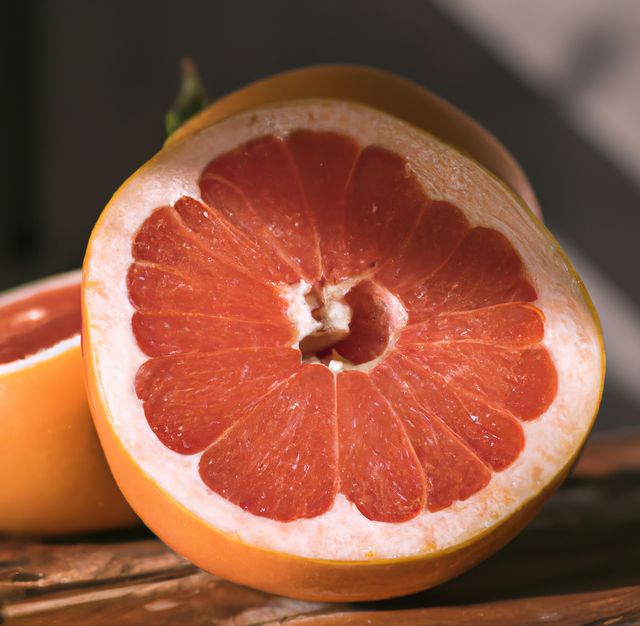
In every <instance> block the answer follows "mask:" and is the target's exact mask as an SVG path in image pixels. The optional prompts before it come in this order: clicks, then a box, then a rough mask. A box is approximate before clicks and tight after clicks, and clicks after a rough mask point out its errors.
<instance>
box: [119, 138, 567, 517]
mask: <svg viewBox="0 0 640 626" xmlns="http://www.w3.org/2000/svg"><path fill="white" fill-rule="evenodd" d="M198 190H199V194H200V197H199V198H194V197H190V196H183V197H181V198H179V199H177V200H176V201H175V202H174V203H173V204H167V205H165V206H158V207H157V208H156V209H155V210H153V212H151V214H150V215H149V216H148V217H147V219H146V220H145V222H144V223H143V224H142V226H141V227H140V229H139V231H138V232H137V234H136V237H135V240H134V242H133V247H132V257H133V262H132V263H131V265H130V268H129V273H128V277H127V288H128V293H129V298H130V301H131V303H132V304H133V307H134V313H133V316H132V320H131V323H132V331H133V334H134V336H135V339H136V341H137V343H138V346H139V347H140V349H141V350H142V352H143V353H144V354H145V355H146V357H147V360H146V361H145V362H144V363H143V364H142V365H141V367H140V368H139V370H138V373H137V376H136V383H135V388H136V394H137V396H138V398H139V399H140V400H141V402H142V405H143V409H144V413H145V417H146V419H147V422H148V423H149V426H150V428H151V429H152V431H153V432H154V433H155V435H156V436H157V437H158V439H159V440H160V441H161V442H162V444H164V445H165V446H166V447H168V448H169V449H171V450H173V451H174V452H176V453H178V454H183V455H200V456H199V460H198V473H199V476H200V479H201V480H202V481H203V482H204V484H205V485H206V486H207V487H208V488H209V489H210V490H211V492H213V493H212V497H213V494H217V495H218V496H220V497H222V498H224V499H225V500H227V501H229V502H231V503H233V504H235V505H237V506H239V507H241V508H242V509H244V510H246V511H248V512H250V513H252V514H254V515H259V516H263V517H267V518H270V519H272V520H276V521H279V522H287V521H291V520H296V519H301V518H312V517H316V516H319V515H322V514H323V513H326V512H327V511H329V510H330V509H331V508H332V506H333V505H334V503H335V501H336V499H338V498H341V499H346V501H347V502H348V503H351V505H353V506H355V507H357V509H358V510H359V511H360V513H361V514H362V515H363V516H364V517H365V518H367V519H369V520H374V521H381V522H389V523H397V522H403V521H407V520H410V519H412V518H414V517H416V516H418V515H420V514H421V513H424V512H433V511H438V510H441V509H445V508H447V507H449V506H451V505H452V504H453V503H454V502H456V501H460V500H466V499H467V498H469V497H471V496H473V495H474V494H476V493H478V492H479V491H481V490H482V489H483V488H484V487H485V486H486V485H487V484H488V483H489V481H490V480H491V477H492V475H493V474H494V473H495V472H501V471H503V470H505V469H506V468H507V467H509V466H510V465H511V464H512V463H514V462H515V461H516V459H517V458H518V457H519V455H520V453H521V452H522V450H523V449H524V446H525V434H524V429H523V427H522V423H523V422H526V421H528V420H533V419H537V418H539V417H540V416H541V415H543V413H544V412H545V411H546V410H547V408H548V407H549V406H550V405H551V403H552V401H553V399H554V398H555V395H556V391H557V373H556V369H555V366H554V363H553V361H552V359H551V356H550V354H549V353H548V351H547V349H546V348H545V347H544V345H543V344H542V341H543V339H544V325H545V318H544V315H543V313H542V311H541V310H540V309H539V308H537V307H536V306H535V304H534V303H535V301H536V300H537V292H536V289H535V287H534V285H533V283H532V282H531V280H530V278H529V276H528V273H527V269H526V267H525V266H524V264H523V262H522V259H521V257H520V255H519V254H518V252H517V251H516V249H515V248H514V246H513V245H512V243H511V242H510V241H509V239H508V238H507V237H506V236H505V235H504V234H502V233H501V232H499V231H498V230H496V229H494V228H488V227H485V226H479V225H472V224H471V223H470V222H469V220H468V219H467V217H466V216H465V215H464V213H463V212H462V211H461V210H460V209H459V208H458V207H456V206H454V205H453V204H451V203H449V202H447V201H444V200H439V199H436V198H431V197H430V196H429V195H428V194H427V192H426V191H425V188H424V186H423V185H422V184H421V183H420V181H419V178H418V176H417V175H416V174H415V173H414V172H413V171H412V169H411V167H410V165H409V164H408V163H407V162H406V160H405V159H404V158H403V157H402V156H401V155H399V154H397V153H395V152H393V151H391V150H389V149H387V148H384V147H380V146H376V145H369V146H361V145H359V144H358V143H357V142H356V141H355V140H354V139H353V138H352V137H350V136H348V135H346V134H343V133H335V132H324V131H322V132H320V131H311V130H305V129H300V130H295V131H292V132H290V133H288V134H287V135H285V136H275V135H265V136H262V137H258V138H257V139H254V140H253V141H250V142H248V143H245V144H243V145H241V146H239V147H238V148H236V149H234V150H231V151H229V152H227V153H225V154H222V155H220V156H216V157H215V158H212V160H211V161H210V162H209V163H208V164H206V165H205V166H204V168H203V170H202V171H201V172H199V178H198Z"/></svg>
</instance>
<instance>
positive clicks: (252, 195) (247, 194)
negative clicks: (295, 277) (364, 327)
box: [200, 135, 320, 282]
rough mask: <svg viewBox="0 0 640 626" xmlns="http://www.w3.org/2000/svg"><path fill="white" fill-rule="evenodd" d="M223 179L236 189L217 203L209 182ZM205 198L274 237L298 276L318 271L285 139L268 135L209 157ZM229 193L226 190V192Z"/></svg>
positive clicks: (247, 227) (242, 224) (311, 276)
mask: <svg viewBox="0 0 640 626" xmlns="http://www.w3.org/2000/svg"><path fill="white" fill-rule="evenodd" d="M220 182H222V183H227V184H228V186H231V187H232V189H233V190H235V191H236V192H237V194H238V196H239V197H238V200H240V202H242V200H244V202H242V203H240V202H238V203H237V205H236V206H233V205H232V204H231V203H230V202H229V201H228V200H227V201H226V202H224V203H221V204H220V205H217V204H216V199H217V194H216V191H215V189H218V187H215V189H212V188H211V183H213V184H214V186H215V185H218V184H219V183H220ZM200 189H201V192H202V197H203V199H204V200H205V201H206V202H207V203H208V204H210V205H211V206H212V207H213V208H217V207H218V206H219V208H220V210H222V211H225V214H226V216H227V218H228V219H229V220H230V221H231V222H233V223H234V224H236V226H238V227H239V228H240V229H241V230H243V231H245V232H249V233H251V235H253V236H254V237H260V236H262V237H266V238H268V239H270V240H272V241H274V242H275V243H276V244H277V246H278V248H279V250H281V251H283V253H284V254H285V255H286V259H287V260H288V261H289V262H290V263H291V264H292V265H293V267H295V268H296V269H297V270H298V271H299V273H300V275H301V276H304V277H305V278H306V279H307V280H308V281H311V282H312V281H314V280H315V279H316V278H318V277H319V276H320V249H319V246H318V240H317V236H316V234H315V225H314V223H313V221H312V218H311V216H310V212H309V210H308V208H307V206H306V203H305V198H304V195H303V192H302V188H301V185H300V179H299V177H298V174H297V171H296V169H295V167H294V164H293V161H292V158H291V155H290V154H289V151H288V149H287V146H286V145H285V143H284V142H283V141H282V140H280V139H277V138H276V137H274V136H273V135H267V136H265V137H261V138H259V139H256V140H255V141H252V142H250V143H248V144H246V145H244V146H241V147H240V148H239V149H237V150H234V151H231V152H229V153H228V154H226V155H223V156H221V157H218V158H217V159H215V160H213V161H212V162H211V163H210V164H209V165H208V166H207V167H206V168H205V170H204V172H203V173H202V176H201V178H200ZM227 193H228V192H227Z"/></svg>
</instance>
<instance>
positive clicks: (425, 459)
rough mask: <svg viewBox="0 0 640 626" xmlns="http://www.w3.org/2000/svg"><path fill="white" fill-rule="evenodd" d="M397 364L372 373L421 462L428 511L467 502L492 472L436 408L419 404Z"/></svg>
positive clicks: (392, 361)
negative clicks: (399, 419)
mask: <svg viewBox="0 0 640 626" xmlns="http://www.w3.org/2000/svg"><path fill="white" fill-rule="evenodd" d="M397 361H398V358H397V357H394V356H392V357H390V358H389V359H388V361H387V362H386V363H384V364H382V365H381V366H379V367H378V368H376V369H375V370H374V371H373V372H372V375H371V377H372V380H373V382H374V383H375V385H376V386H377V387H378V389H381V390H384V393H385V395H386V397H387V399H388V401H389V403H390V404H391V405H392V406H393V407H394V408H395V411H396V413H397V414H398V415H399V416H401V420H402V424H403V426H404V429H405V431H406V432H407V434H408V436H409V439H410V441H411V443H412V445H413V448H414V450H415V452H416V455H417V456H418V459H419V460H420V463H421V465H422V468H423V471H424V475H425V477H426V493H427V500H426V505H427V509H428V510H430V511H439V510H442V509H444V508H446V507H448V506H450V505H451V504H452V503H453V502H455V501H456V500H466V499H467V498H469V497H470V496H472V495H473V494H474V493H476V492H477V491H479V490H480V489H482V488H483V487H485V486H486V485H487V483H488V482H489V480H490V478H491V473H490V472H489V470H488V468H487V467H486V466H485V465H484V464H483V463H482V462H481V461H480V459H478V457H477V456H475V455H474V454H472V453H471V452H470V451H469V450H468V449H467V448H466V447H465V446H464V445H463V444H462V442H461V441H460V440H459V439H458V438H457V437H456V436H455V434H454V433H453V432H452V431H451V430H450V429H449V428H447V426H446V425H445V423H444V422H443V420H442V419H441V418H440V417H438V415H437V414H436V413H435V411H434V410H433V409H431V408H427V409H425V407H424V406H422V405H421V404H420V402H419V401H418V400H417V398H416V396H415V394H414V393H413V392H412V390H411V388H410V386H409V383H408V382H407V376H403V375H402V368H401V367H400V366H399V365H398V363H397ZM429 404H430V403H429ZM429 404H428V405H427V406H429Z"/></svg>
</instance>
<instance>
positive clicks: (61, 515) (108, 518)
mask: <svg viewBox="0 0 640 626" xmlns="http://www.w3.org/2000/svg"><path fill="white" fill-rule="evenodd" d="M80 281H81V274H80V271H75V272H71V273H68V274H63V275H60V276H54V277H51V278H48V279H46V280H42V281H39V282H37V283H32V284H29V285H25V286H23V287H20V288H17V289H14V290H12V291H9V292H6V293H5V294H2V295H1V296H0V419H1V420H2V437H0V532H5V533H28V534H59V533H72V532H89V531H95V530H107V529H111V528H117V527H119V526H124V525H130V524H132V523H133V522H134V521H135V520H136V517H135V516H134V514H133V512H132V511H131V509H130V508H129V507H128V506H127V503H126V502H125V500H124V498H123V497H122V495H121V494H120V491H119V490H118V487H117V486H116V484H115V482H114V480H113V477H112V476H111V473H110V471H109V468H108V467H107V463H106V461H105V458H104V454H103V452H102V450H101V449H100V444H99V442H98V438H97V436H96V434H95V430H94V428H93V424H92V422H91V416H90V414H89V408H88V406H87V398H86V393H85V389H84V383H83V376H82V357H81V353H80V326H81V314H80Z"/></svg>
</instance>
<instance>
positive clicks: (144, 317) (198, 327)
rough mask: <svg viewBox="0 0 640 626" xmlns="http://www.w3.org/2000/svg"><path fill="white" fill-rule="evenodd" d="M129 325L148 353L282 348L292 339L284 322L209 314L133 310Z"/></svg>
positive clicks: (142, 348) (165, 354)
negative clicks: (240, 318)
mask: <svg viewBox="0 0 640 626" xmlns="http://www.w3.org/2000/svg"><path fill="white" fill-rule="evenodd" d="M132 327H133V333H134V335H135V336H136V339H137V341H138V345H139V346H140V349H141V350H142V351H143V352H144V353H145V354H148V355H149V356H167V355H170V354H185V353H187V354H188V353H194V352H195V353H199V352H217V351H218V350H224V349H226V348H250V347H265V348H267V347H273V346H283V347H284V346H286V345H291V343H292V342H293V341H294V339H295V336H294V333H293V331H292V328H291V327H290V326H289V325H288V324H286V323H281V324H270V323H268V322H259V321H247V320H236V319H230V318H224V317H215V316H210V315H184V314H166V313H164V314H163V313H134V315H133V318H132Z"/></svg>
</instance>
